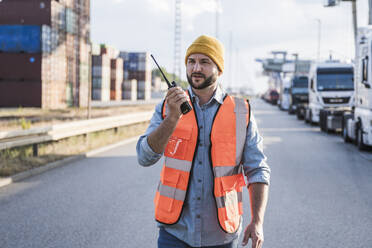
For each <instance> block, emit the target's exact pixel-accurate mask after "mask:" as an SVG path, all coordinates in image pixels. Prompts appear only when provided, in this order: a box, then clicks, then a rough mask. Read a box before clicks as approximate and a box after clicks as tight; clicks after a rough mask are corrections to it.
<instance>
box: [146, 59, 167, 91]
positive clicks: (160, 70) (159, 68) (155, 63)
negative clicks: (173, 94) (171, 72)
mask: <svg viewBox="0 0 372 248" xmlns="http://www.w3.org/2000/svg"><path fill="white" fill-rule="evenodd" d="M150 56H151V58H152V59H153V60H154V62H155V64H156V65H157V66H158V68H159V71H160V73H161V75H163V78H164V79H165V81H166V82H167V85H168V88H171V87H172V85H171V84H170V83H169V81H168V78H167V77H166V76H165V75H164V73H163V71H162V70H161V68H160V66H159V65H158V62H156V60H155V58H154V56H152V54H151V55H150Z"/></svg>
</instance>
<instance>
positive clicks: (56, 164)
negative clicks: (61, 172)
mask: <svg viewBox="0 0 372 248" xmlns="http://www.w3.org/2000/svg"><path fill="white" fill-rule="evenodd" d="M139 137H140V136H135V137H132V138H129V139H125V140H123V141H119V142H117V143H114V144H111V145H107V146H104V147H100V148H97V149H94V150H92V151H88V152H85V153H82V154H79V155H75V156H72V157H68V158H64V159H62V160H58V161H55V162H52V163H49V164H46V165H42V166H40V167H37V168H33V169H30V170H27V171H24V172H20V173H18V174H15V175H13V176H10V177H4V178H0V188H1V187H4V186H7V185H9V184H11V183H13V182H19V181H22V180H24V179H26V178H29V177H32V176H36V175H40V174H42V173H44V172H46V171H49V170H52V169H54V168H58V167H61V166H63V165H66V164H68V163H72V162H75V161H78V160H82V159H85V158H88V157H91V156H94V155H96V154H99V153H102V152H105V151H108V150H110V149H113V148H116V147H119V146H122V145H126V144H129V143H132V142H134V141H136V140H138V138H139Z"/></svg>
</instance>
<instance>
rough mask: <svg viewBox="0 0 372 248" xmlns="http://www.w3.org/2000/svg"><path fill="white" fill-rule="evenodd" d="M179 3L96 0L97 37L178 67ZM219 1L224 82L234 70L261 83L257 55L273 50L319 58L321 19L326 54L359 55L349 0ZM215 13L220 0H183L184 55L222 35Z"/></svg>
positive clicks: (362, 8) (362, 11) (362, 20)
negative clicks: (328, 3)
mask: <svg viewBox="0 0 372 248" xmlns="http://www.w3.org/2000/svg"><path fill="white" fill-rule="evenodd" d="M174 1H175V0H110V1H105V0H95V1H92V2H91V6H92V12H91V13H92V16H91V20H92V21H91V24H92V25H91V26H92V40H93V42H98V43H102V42H105V43H108V44H111V45H113V46H115V47H117V48H119V49H122V50H127V51H143V50H147V51H150V52H153V53H155V55H157V57H158V59H159V62H161V64H162V65H165V66H166V67H167V69H168V70H170V71H172V70H173V49H174V13H175V12H174V11H175V3H174ZM218 1H219V2H218V3H219V4H220V6H219V10H218V11H219V27H218V34H219V35H218V36H219V39H220V40H221V41H222V42H223V44H224V45H225V49H226V58H225V61H226V66H225V67H226V70H225V72H224V78H223V79H222V80H224V81H226V80H229V78H230V74H233V76H232V78H233V79H235V80H234V83H236V84H243V83H246V82H247V81H249V82H250V84H251V85H254V84H257V85H258V86H261V85H262V82H263V81H264V79H262V78H261V79H259V80H258V79H256V77H255V73H256V71H257V70H259V69H260V67H261V66H260V64H258V63H256V62H254V59H255V58H257V57H268V56H270V54H269V53H270V51H272V50H279V49H280V50H287V51H288V53H289V54H290V53H293V52H298V53H299V54H300V57H302V58H315V56H316V50H317V37H318V23H317V21H316V20H315V19H320V20H321V24H322V25H321V53H322V57H323V58H325V57H327V56H328V54H329V51H330V50H332V51H334V55H335V56H336V57H338V58H351V57H352V56H353V52H354V50H353V45H354V44H353V29H352V17H351V4H350V3H349V2H341V3H340V5H339V6H336V7H333V8H324V7H323V0H281V1H277V0H260V1H247V0H233V1H231V0H230V1H227V0H218ZM109 3H111V4H109ZM357 3H358V21H359V25H360V26H364V25H366V24H367V17H368V3H367V1H358V2H357ZM215 13H216V1H215V0H202V1H200V0H183V1H182V21H181V22H182V35H181V37H182V41H181V43H182V58H183V56H184V54H185V51H186V48H187V47H188V45H189V44H191V42H192V41H193V40H194V39H195V38H196V37H197V36H199V35H200V34H208V35H216V15H215ZM230 33H231V34H232V44H231V46H230V39H229V36H230ZM230 47H232V49H230ZM230 57H232V61H231V63H232V64H233V66H232V67H231V66H230V59H229V58H230ZM182 58H181V60H182ZM235 66H236V67H235ZM230 67H231V71H232V72H230ZM182 68H183V65H182ZM183 69H184V68H183ZM184 73H185V72H184V71H183V74H184ZM257 80H258V81H259V82H258V81H257ZM238 81H241V82H238ZM256 82H257V83H256ZM258 86H257V87H258Z"/></svg>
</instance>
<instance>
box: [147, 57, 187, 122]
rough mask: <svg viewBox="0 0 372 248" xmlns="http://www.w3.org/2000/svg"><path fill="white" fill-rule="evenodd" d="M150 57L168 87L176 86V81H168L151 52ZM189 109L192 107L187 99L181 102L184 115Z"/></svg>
mask: <svg viewBox="0 0 372 248" xmlns="http://www.w3.org/2000/svg"><path fill="white" fill-rule="evenodd" d="M151 58H152V59H153V60H154V62H155V64H156V65H157V66H158V68H159V71H160V73H161V75H163V77H164V79H165V81H166V82H167V84H168V89H170V88H173V87H176V86H177V84H176V82H174V81H172V83H169V81H168V79H167V77H166V76H165V75H164V73H163V71H162V70H161V68H160V66H159V65H158V62H156V60H155V58H154V56H152V54H151ZM191 110H192V107H191V106H190V104H189V102H188V101H186V102H183V103H182V104H181V112H182V114H184V115H185V114H187V113H188V112H190V111H191Z"/></svg>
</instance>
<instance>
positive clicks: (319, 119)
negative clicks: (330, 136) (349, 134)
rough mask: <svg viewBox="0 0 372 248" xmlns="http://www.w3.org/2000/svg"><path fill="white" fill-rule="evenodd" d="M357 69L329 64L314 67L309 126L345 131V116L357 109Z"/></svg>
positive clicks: (309, 106)
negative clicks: (355, 101) (355, 92)
mask: <svg viewBox="0 0 372 248" xmlns="http://www.w3.org/2000/svg"><path fill="white" fill-rule="evenodd" d="M353 76H354V67H353V65H352V64H348V63H340V62H338V61H332V60H330V61H328V62H323V63H319V62H318V63H313V64H312V66H311V69H310V73H309V104H308V106H307V107H306V109H305V122H310V123H311V124H319V126H320V128H321V129H322V130H323V131H329V130H335V131H336V130H341V129H342V116H343V113H344V112H345V111H347V110H349V111H350V110H351V107H352V106H353V102H354V99H353V95H354V83H353Z"/></svg>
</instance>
